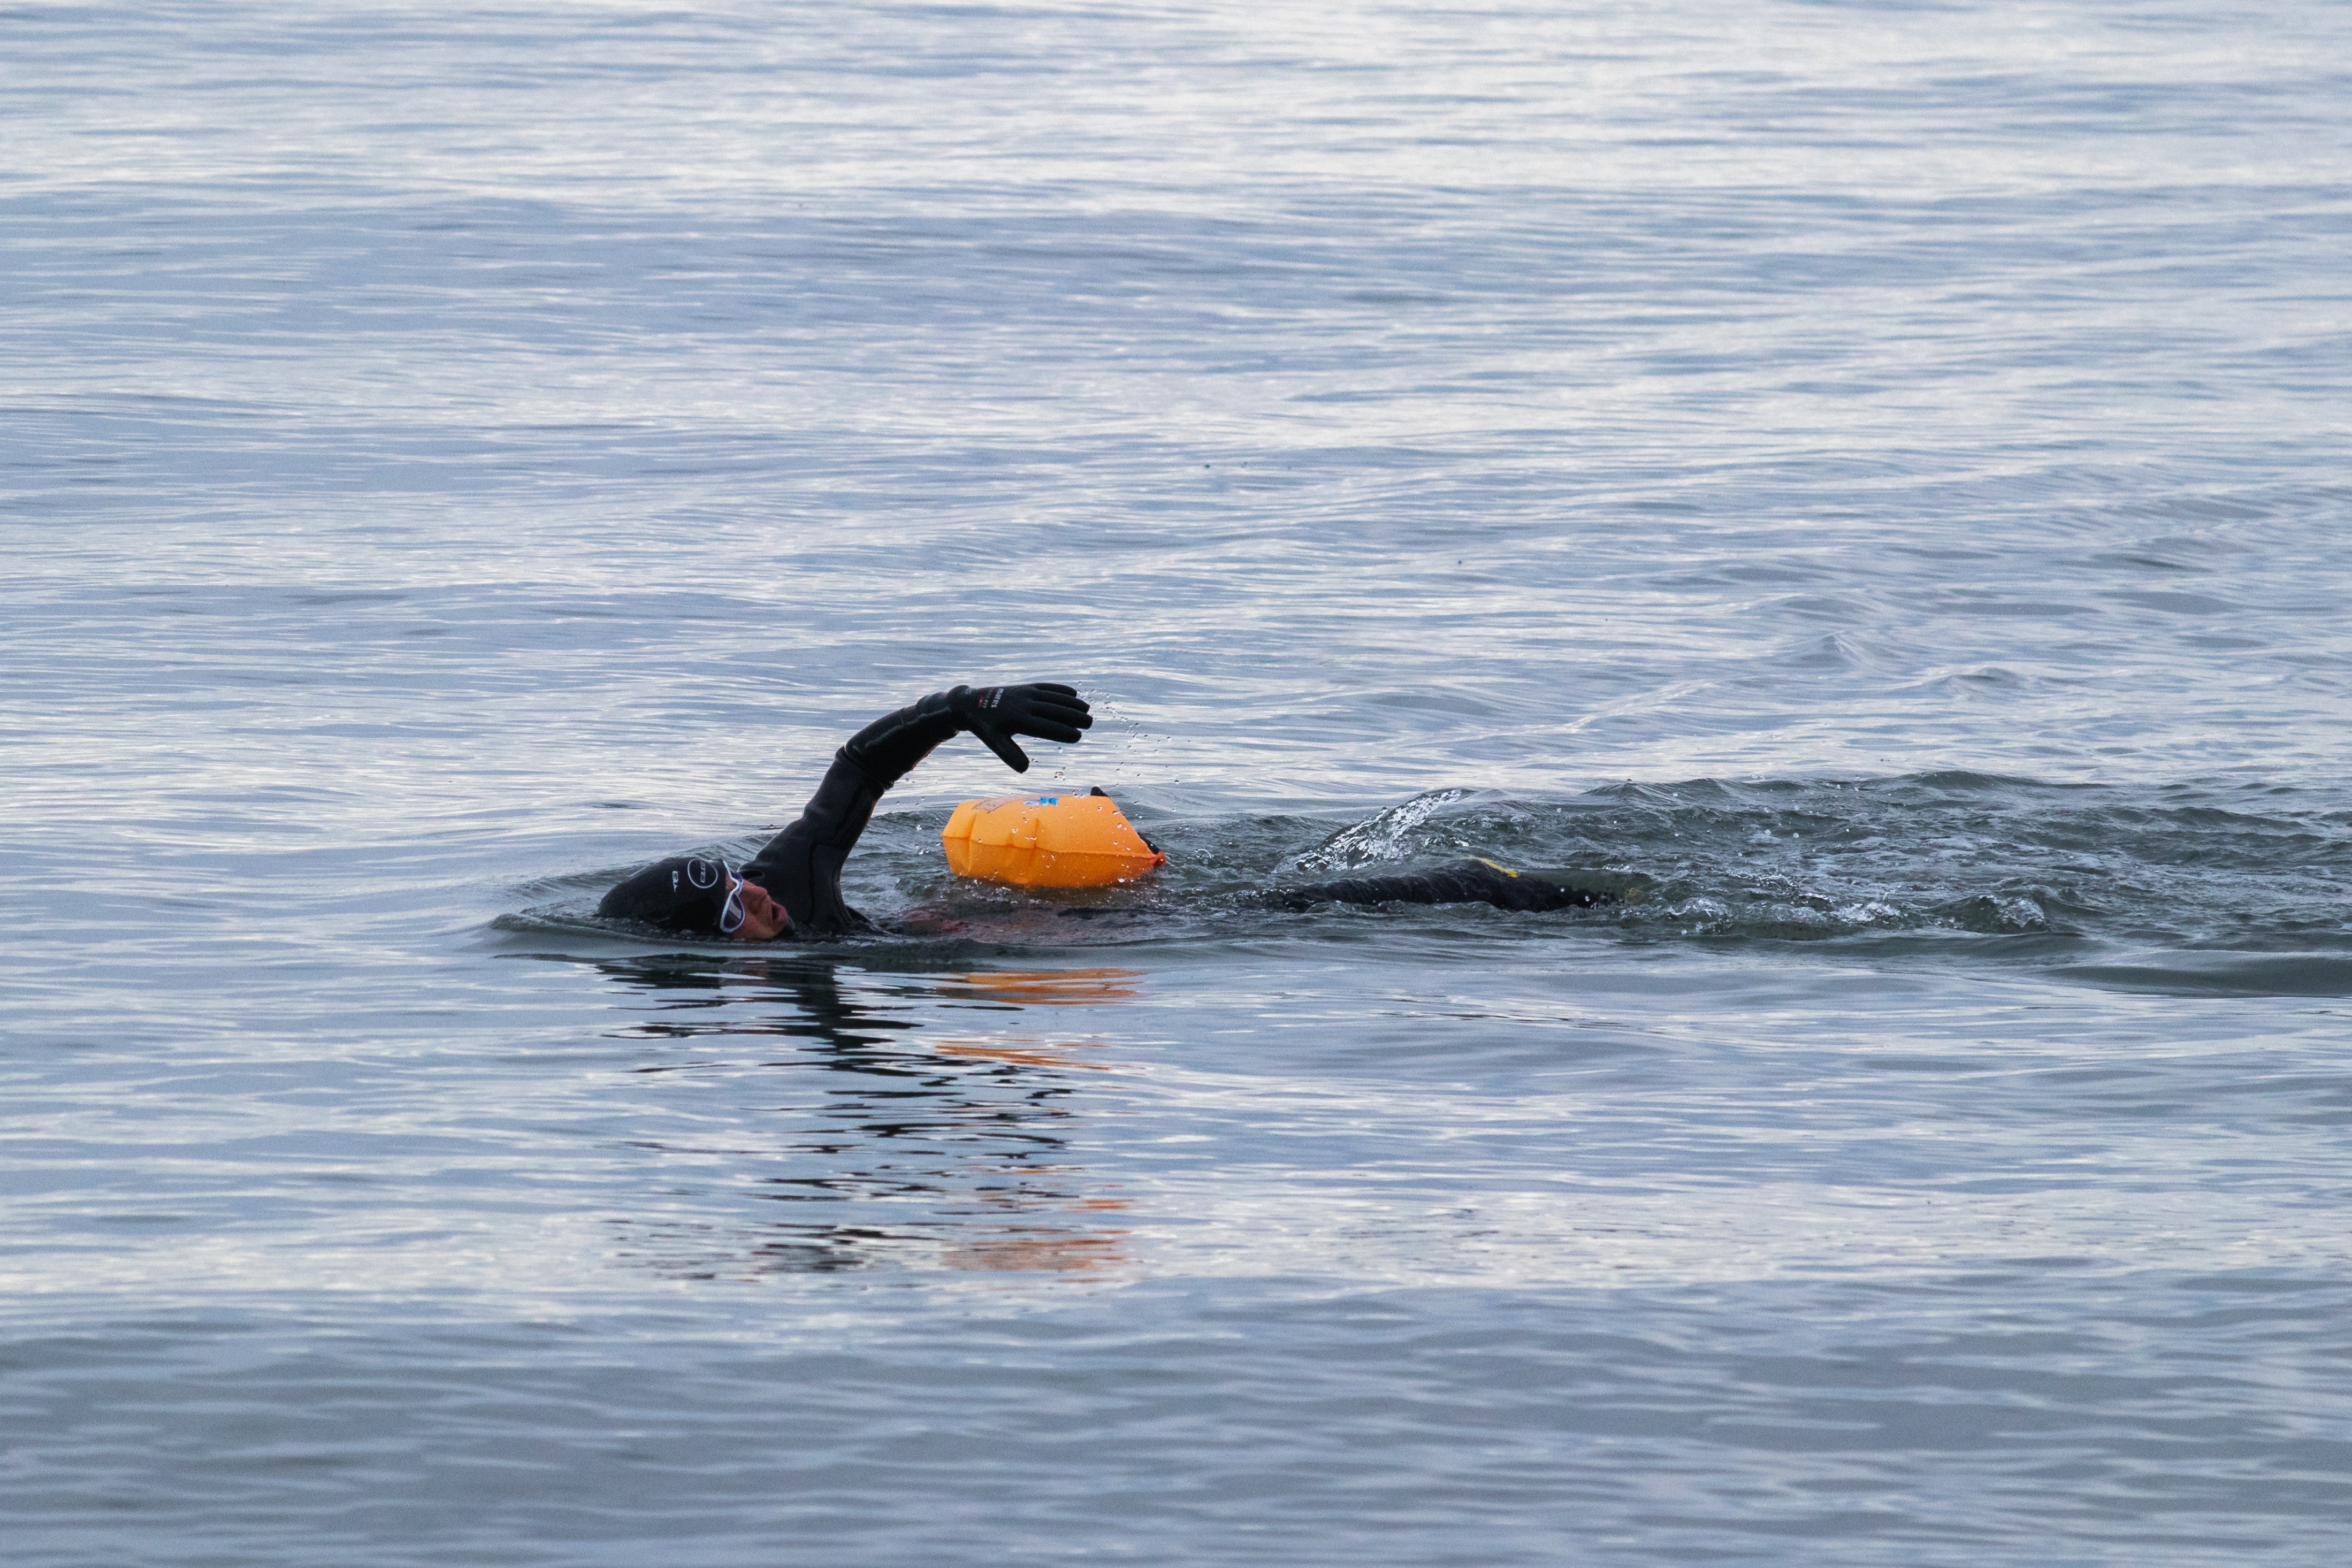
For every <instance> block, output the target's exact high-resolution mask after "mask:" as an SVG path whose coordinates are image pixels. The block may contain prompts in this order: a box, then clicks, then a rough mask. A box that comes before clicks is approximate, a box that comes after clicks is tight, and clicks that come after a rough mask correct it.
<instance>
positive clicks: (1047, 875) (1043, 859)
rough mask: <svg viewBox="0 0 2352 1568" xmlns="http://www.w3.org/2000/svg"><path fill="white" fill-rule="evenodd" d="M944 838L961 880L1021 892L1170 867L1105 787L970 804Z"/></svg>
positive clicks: (1125, 878)
mask: <svg viewBox="0 0 2352 1568" xmlns="http://www.w3.org/2000/svg"><path fill="white" fill-rule="evenodd" d="M940 842H941V843H942V844H944V845H946V846H947V852H948V869H949V870H950V871H952V872H954V873H956V875H958V876H969V877H974V878H977V879H978V880H980V881H982V882H1004V883H1012V884H1013V886H1014V887H1108V886H1110V885H1111V884H1112V883H1121V882H1133V881H1134V880H1135V879H1136V878H1137V877H1139V876H1142V875H1144V874H1146V873H1150V872H1152V871H1156V870H1157V869H1159V868H1160V866H1163V865H1166V864H1167V863H1168V857H1167V856H1166V855H1164V854H1162V853H1160V852H1159V851H1158V850H1156V849H1153V848H1152V847H1151V844H1150V841H1149V840H1147V839H1145V838H1144V836H1143V835H1142V834H1141V833H1139V832H1137V831H1135V828H1134V826H1133V824H1131V823H1129V821H1128V820H1127V818H1126V816H1125V815H1124V814H1122V813H1121V812H1120V810H1119V809H1118V802H1117V801H1115V800H1112V799H1111V798H1110V797H1109V796H1108V795H1106V794H1104V793H1103V792H1102V791H1101V790H1100V789H1096V790H1093V791H1091V792H1089V793H1087V794H1084V795H1078V794H1068V795H1028V796H1022V795H1000V796H998V797H996V798H995V799H994V800H966V801H965V802H964V803H963V804H961V806H958V807H957V808H956V809H955V815H953V816H951V817H950V818H949V819H948V825H947V826H946V827H944V828H941V829H940Z"/></svg>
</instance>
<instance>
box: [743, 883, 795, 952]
mask: <svg viewBox="0 0 2352 1568" xmlns="http://www.w3.org/2000/svg"><path fill="white" fill-rule="evenodd" d="M735 893H736V895H737V896H738V897H740V898H741V899H742V901H743V924H742V925H739V926H737V927H736V928H735V930H734V933H733V935H734V938H735V940H736V941H738V942H772V941H774V940H775V939H776V938H777V937H779V936H782V935H783V934H784V933H785V932H787V931H790V930H791V929H792V928H793V917H792V916H791V915H786V914H785V913H784V906H783V905H782V904H778V903H777V902H776V901H775V900H774V899H772V898H770V897H769V896H768V890H767V889H766V888H764V887H761V885H760V884H759V883H756V882H744V881H742V880H741V879H740V878H738V879H737V881H736V883H735Z"/></svg>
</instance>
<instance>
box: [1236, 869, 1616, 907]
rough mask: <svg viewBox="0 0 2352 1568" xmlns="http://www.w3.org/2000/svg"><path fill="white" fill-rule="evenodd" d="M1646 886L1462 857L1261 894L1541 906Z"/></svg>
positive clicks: (1272, 898) (1601, 898)
mask: <svg viewBox="0 0 2352 1568" xmlns="http://www.w3.org/2000/svg"><path fill="white" fill-rule="evenodd" d="M1649 885H1650V879H1649V878H1647V877H1645V876H1642V875H1639V874H1637V873H1627V872H1605V871H1513V870H1511V869H1510V868H1509V867H1508V866H1500V865H1496V863H1495V862H1493V861H1490V860H1465V861H1456V862H1454V863H1453V864H1451V865H1443V866H1439V867H1438V868H1436V869H1435V870H1434V871H1421V872H1404V873H1399V874H1398V875H1395V876H1353V877H1346V878H1343V879H1341V880H1340V881H1338V882H1315V883H1303V884H1301V885H1299V886H1297V887H1276V888H1269V889H1268V890H1267V891H1266V893H1265V900H1266V902H1267V903H1269V904H1273V905H1274V906H1275V907H1276V908H1277V909H1296V910H1305V909H1312V908H1314V907H1315V905H1317V904H1493V905H1494V906H1495V907H1496V908H1497V909H1517V910H1530V911H1542V910H1550V909H1590V908H1591V907H1592V906H1593V905H1594V904H1617V903H1622V902H1623V901H1625V900H1626V899H1629V898H1635V897H1639V896H1640V894H1641V890H1642V889H1643V888H1646V887H1648V886H1649Z"/></svg>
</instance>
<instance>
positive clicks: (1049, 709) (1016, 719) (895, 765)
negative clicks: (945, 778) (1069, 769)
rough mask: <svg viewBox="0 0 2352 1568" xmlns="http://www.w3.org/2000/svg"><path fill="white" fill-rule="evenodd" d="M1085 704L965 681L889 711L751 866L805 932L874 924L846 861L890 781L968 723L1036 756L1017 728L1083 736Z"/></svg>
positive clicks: (1060, 690) (1044, 690) (1059, 695)
mask: <svg viewBox="0 0 2352 1568" xmlns="http://www.w3.org/2000/svg"><path fill="white" fill-rule="evenodd" d="M1093 723H1094V720H1093V719H1092V718H1091V717H1089V716H1087V704H1086V702H1085V701H1084V700H1083V699H1082V698H1080V697H1079V696H1078V695H1077V694H1076V692H1075V691H1073V690H1072V689H1071V688H1070V687H1068V686H1060V685H1045V684H1043V683H1040V684H1036V685H1027V686H987V687H982V688H980V689H978V690H975V689H974V688H972V687H971V686H957V687H955V688H953V689H952V690H950V691H944V692H933V693H932V694H931V695H929V696H927V697H925V698H923V699H922V700H921V701H919V702H914V703H909V704H908V705H907V706H905V707H902V708H898V709H897V710H896V711H894V712H891V713H887V714H884V715H883V716H881V717H880V718H877V719H876V720H875V721H874V722H873V723H872V724H869V725H867V726H866V727H865V728H864V729H861V730H859V731H858V732H857V733H856V735H854V736H851V737H849V740H848V741H847V743H846V744H845V745H844V746H843V747H842V748H841V749H840V750H839V751H836V752H835V753H834V756H833V766H832V767H830V768H826V769H825V774H824V779H823V781H821V782H820V783H819V784H818V785H817V787H816V793H815V794H814V796H812V797H810V800H809V803H808V804H807V806H805V807H803V809H802V811H801V816H800V821H796V822H794V823H793V825H792V826H791V827H789V828H786V829H785V830H784V831H782V832H781V833H778V834H777V835H776V836H775V837H774V838H773V839H772V840H770V841H768V846H767V847H766V848H765V849H763V850H761V852H759V854H758V856H757V857H755V858H754V859H753V860H752V862H751V864H750V865H748V866H745V867H744V868H743V874H744V875H745V876H747V877H749V878H750V879H751V881H753V882H756V883H759V884H760V885H761V886H762V887H764V888H766V889H767V890H768V892H769V893H770V894H772V896H774V897H775V898H776V899H777V900H779V901H780V902H781V903H782V904H783V906H784V911H785V913H786V914H788V915H791V916H792V917H793V929H794V931H796V932H798V933H799V934H801V935H802V936H831V935H834V934H835V933H837V932H839V931H842V930H861V929H868V928H870V927H871V925H872V924H873V923H872V922H871V921H869V920H867V919H866V917H865V916H864V915H859V914H858V913H857V912H856V910H854V909H851V908H850V907H849V906H848V905H847V904H844V903H843V902H842V898H841V868H842V866H843V865H844V864H845V862H847V861H848V859H849V852H850V851H851V850H853V849H856V847H857V841H858V839H859V838H860V837H861V836H862V835H863V834H864V833H865V831H866V824H867V823H868V822H870V821H873V820H874V809H875V808H876V807H877V806H878V805H880V804H881V803H882V797H883V795H884V793H885V792H887V790H888V789H889V788H890V787H891V786H892V785H894V784H896V783H898V780H899V779H904V778H905V777H906V776H907V775H908V774H909V773H911V772H913V771H914V770H915V768H916V765H917V764H919V763H920V762H921V761H922V760H923V758H926V757H929V755H930V754H931V753H932V752H934V751H936V750H937V749H939V747H940V744H941V743H942V742H944V741H947V740H949V739H951V738H952V737H955V736H957V735H959V734H961V732H963V731H965V730H967V729H969V730H971V731H973V732H974V733H976V734H978V735H979V736H980V737H981V738H982V740H985V741H986V742H987V743H988V745H989V747H990V748H991V749H992V750H993V751H995V752H996V754H997V755H998V756H999V757H1005V754H1006V752H1007V750H1008V749H1009V750H1010V751H1011V753H1012V757H1005V760H1006V762H1007V764H1008V765H1010V764H1011V762H1012V758H1013V757H1018V758H1021V761H1020V766H1021V767H1022V768H1026V767H1027V766H1028V758H1026V757H1025V756H1023V755H1022V753H1021V749H1020V747H1018V746H1015V745H1013V742H1012V741H1011V739H1010V738H1009V736H1010V735H1012V734H1020V735H1035V736H1041V737H1044V738H1046V739H1049V740H1062V741H1075V740H1076V739H1077V738H1078V733H1079V731H1080V730H1082V729H1085V728H1087V727H1090V726H1092V725H1093Z"/></svg>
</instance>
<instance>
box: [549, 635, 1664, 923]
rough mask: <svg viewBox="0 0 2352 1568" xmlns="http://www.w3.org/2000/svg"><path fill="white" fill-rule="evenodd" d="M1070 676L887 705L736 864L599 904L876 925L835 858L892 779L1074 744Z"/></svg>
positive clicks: (1400, 889) (1546, 888)
mask: <svg viewBox="0 0 2352 1568" xmlns="http://www.w3.org/2000/svg"><path fill="white" fill-rule="evenodd" d="M1094 722H1095V721H1094V716H1093V713H1092V711H1091V709H1090V707H1089V706H1088V704H1087V700H1086V699H1085V698H1084V697H1081V696H1080V695H1078V694H1077V689H1076V687H1074V686H1066V685H1060V684H1058V683H1055V682H1052V681H1032V682H1029V683H1027V684H1026V685H1010V686H981V687H976V688H975V687H972V686H956V687H953V688H951V689H950V690H948V691H944V692H934V693H932V694H931V695H929V696H927V697H925V698H923V699H922V700H921V701H920V702H916V703H910V704H908V706H905V707H902V708H899V709H898V710H897V711H896V712H893V713H887V714H885V715H883V716H881V717H880V718H877V719H876V720H875V721H874V722H873V723H872V724H869V725H867V726H866V727H865V728H864V729H861V730H859V731H858V732H857V733H856V735H854V736H852V737H850V738H849V740H848V741H847V742H846V743H845V744H844V745H843V747H841V749H840V750H839V751H836V752H835V753H834V758H833V765H832V766H831V767H830V768H827V769H826V770H825V775H824V780H823V781H822V782H820V783H819V784H818V785H817V789H816V793H815V795H814V796H813V797H811V799H810V800H809V803H808V805H807V806H806V807H804V808H803V810H802V811H801V815H800V819H799V820H798V821H795V822H793V825H792V826H790V827H788V828H786V829H785V830H784V831H782V832H781V833H778V834H777V835H776V836H775V837H774V838H772V839H771V840H769V841H768V843H767V846H766V847H765V848H763V849H761V851H760V852H759V853H758V854H756V855H754V856H753V857H752V858H751V861H750V862H747V863H746V864H744V865H743V866H742V867H741V868H740V869H737V868H735V867H731V866H730V865H729V864H728V863H727V862H725V861H723V860H714V859H710V858H709V857H705V856H698V855H676V856H672V857H670V858H669V859H667V860H659V861H656V862H654V863H653V864H651V865H649V866H647V867H646V868H645V869H644V870H642V871H640V872H637V873H634V874H633V875H631V876H629V877H627V878H625V879H624V880H623V881H621V882H620V883H616V884H615V885H614V887H613V889H612V890H611V891H610V892H608V893H606V894H604V899H603V901H602V902H600V903H599V904H597V905H596V914H597V915H598V917H599V918H601V919H605V920H625V921H631V922H635V923H637V924H640V925H653V926H658V927H660V928H661V929H663V930H666V931H676V932H680V933H688V934H693V935H698V936H725V937H730V938H733V939H734V940H737V941H742V942H772V941H777V940H780V939H798V940H803V941H814V940H823V939H824V938H827V937H833V936H849V935H856V934H865V933H871V932H878V931H880V930H881V929H882V928H881V927H880V926H879V925H876V924H875V922H873V921H872V920H870V919H868V918H867V917H866V915H862V914H860V913H859V912H858V911H856V910H855V909H852V908H851V907H850V906H849V905H848V904H846V903H845V902H844V900H843V898H842V896H841V870H842V866H843V865H844V864H845V862H847V861H848V859H849V852H850V851H851V850H853V849H855V848H856V845H857V840H858V838H859V836H860V835H861V834H863V833H864V832H865V831H866V824H867V823H868V822H870V821H873V818H874V810H875V808H876V807H877V805H879V804H880V803H881V800H882V797H883V795H884V794H885V793H886V792H887V790H888V789H890V787H891V786H892V785H894V784H896V783H898V780H899V779H904V778H905V777H906V776H907V775H908V773H910V772H912V771H914V769H915V767H916V765H917V764H919V763H920V762H921V761H922V760H923V758H926V757H929V755H930V754H931V753H932V752H933V751H935V750H937V749H938V748H939V747H940V746H941V745H942V744H944V743H945V742H947V741H949V740H950V739H952V738H954V737H956V736H958V735H961V734H965V733H970V734H972V735H976V736H978V737H980V738H981V740H982V743H983V744H985V745H986V746H987V747H988V748H989V749H990V750H991V751H993V752H994V753H996V755H997V757H998V758H999V759H1001V760H1002V761H1003V763H1004V765H1005V766H1006V767H1007V768H1012V769H1013V771H1014V772H1015V773H1026V772H1027V771H1028V770H1029V756H1028V753H1026V752H1024V751H1023V750H1022V749H1021V747H1020V745H1019V744H1018V742H1017V741H1016V740H1015V738H1014V737H1024V736H1025V737H1031V738H1034V739H1039V740H1050V741H1054V742H1055V743H1056V744H1059V745H1064V746H1074V745H1076V743H1077V742H1078V740H1079V739H1080V738H1081V737H1082V736H1083V735H1084V732H1085V731H1087V730H1088V729H1091V728H1093V727H1094ZM1647 881H1648V879H1646V878H1643V877H1641V876H1638V875H1633V874H1630V873H1610V872H1567V871H1561V872H1539V871H1513V870H1512V869H1510V868H1509V867H1507V866H1502V865H1497V864H1496V862H1493V861H1489V860H1482V859H1474V860H1465V861H1462V862H1456V863H1454V864H1450V865H1445V866H1440V867H1438V868H1436V869H1435V870H1433V871H1423V872H1411V873H1400V874H1398V875H1394V876H1378V877H1350V878H1343V879H1341V880H1339V881H1335V882H1327V883H1304V884H1300V885H1297V886H1292V887H1278V888H1273V889H1269V890H1267V891H1266V892H1265V893H1264V894H1260V895H1259V896H1261V897H1262V898H1263V899H1264V900H1265V902H1266V903H1268V904H1272V905H1273V906H1274V907H1276V908H1279V909H1290V910H1305V909H1309V908H1312V907H1314V906H1315V905H1317V904H1391V903H1396V904H1493V905H1494V906H1495V907H1496V908H1498V909H1509V910H1525V911H1543V910H1554V909H1585V908H1591V907H1592V906H1593V905H1595V904H1609V903H1615V902H1618V901H1620V900H1622V899H1631V898H1637V897H1639V896H1640V895H1641V890H1642V888H1643V887H1644V886H1646V885H1647Z"/></svg>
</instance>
